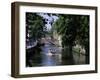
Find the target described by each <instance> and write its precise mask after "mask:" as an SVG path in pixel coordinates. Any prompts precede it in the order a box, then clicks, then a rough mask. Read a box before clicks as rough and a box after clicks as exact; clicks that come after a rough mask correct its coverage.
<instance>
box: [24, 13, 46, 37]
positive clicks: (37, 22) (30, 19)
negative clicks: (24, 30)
mask: <svg viewBox="0 0 100 80" xmlns="http://www.w3.org/2000/svg"><path fill="white" fill-rule="evenodd" d="M26 25H27V26H28V28H29V27H30V28H29V29H30V35H31V37H32V38H34V39H38V38H40V37H42V35H44V31H43V28H44V26H45V25H44V20H43V18H42V17H41V16H40V15H38V13H26Z"/></svg>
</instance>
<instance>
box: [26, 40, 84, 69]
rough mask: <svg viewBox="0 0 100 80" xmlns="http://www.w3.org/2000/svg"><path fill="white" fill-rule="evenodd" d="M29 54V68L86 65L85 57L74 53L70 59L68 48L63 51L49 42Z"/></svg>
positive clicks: (29, 51) (31, 50)
mask: <svg viewBox="0 0 100 80" xmlns="http://www.w3.org/2000/svg"><path fill="white" fill-rule="evenodd" d="M27 54H28V56H26V57H28V59H27V60H26V61H27V62H26V63H27V66H28V67H34V66H59V65H75V64H85V55H82V54H80V55H79V54H77V53H73V56H72V58H70V57H68V55H69V54H70V53H69V52H68V49H67V48H66V49H62V47H60V46H57V45H55V44H52V43H51V42H50V41H48V40H46V41H45V43H44V45H42V46H40V47H39V48H38V47H37V48H35V49H34V48H33V49H30V50H28V53H27Z"/></svg>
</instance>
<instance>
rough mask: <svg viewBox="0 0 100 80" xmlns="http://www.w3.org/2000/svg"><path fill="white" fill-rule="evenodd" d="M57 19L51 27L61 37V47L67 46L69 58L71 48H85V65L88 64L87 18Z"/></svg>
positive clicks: (66, 16) (76, 16) (74, 16)
mask: <svg viewBox="0 0 100 80" xmlns="http://www.w3.org/2000/svg"><path fill="white" fill-rule="evenodd" d="M58 17H59V19H58V20H57V21H56V22H55V23H54V25H53V26H54V29H55V30H56V31H57V33H58V34H59V35H61V36H62V46H63V47H66V46H69V53H70V57H72V55H73V54H72V48H73V46H74V45H76V44H80V45H81V46H83V47H84V48H85V51H86V63H89V61H88V60H89V59H88V58H89V16H82V15H58Z"/></svg>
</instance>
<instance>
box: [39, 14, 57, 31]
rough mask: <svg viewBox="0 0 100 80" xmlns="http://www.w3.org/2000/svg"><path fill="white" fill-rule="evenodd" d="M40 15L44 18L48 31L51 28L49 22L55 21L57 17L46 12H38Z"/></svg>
mask: <svg viewBox="0 0 100 80" xmlns="http://www.w3.org/2000/svg"><path fill="white" fill-rule="evenodd" d="M40 15H41V16H42V17H43V18H44V19H45V20H46V22H47V24H45V26H46V27H47V31H49V30H50V29H51V28H52V25H51V24H50V23H51V22H53V21H54V22H55V21H56V20H57V19H58V17H57V16H56V15H52V14H50V16H49V15H48V14H47V13H40Z"/></svg>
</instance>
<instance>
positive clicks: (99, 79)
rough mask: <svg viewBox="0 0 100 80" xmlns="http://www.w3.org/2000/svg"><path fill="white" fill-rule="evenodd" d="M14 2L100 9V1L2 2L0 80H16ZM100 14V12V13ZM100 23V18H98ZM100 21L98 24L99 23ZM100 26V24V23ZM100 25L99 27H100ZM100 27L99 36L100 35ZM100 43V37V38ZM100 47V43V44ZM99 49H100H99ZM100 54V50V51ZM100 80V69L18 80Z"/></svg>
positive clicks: (0, 14) (10, 0)
mask: <svg viewBox="0 0 100 80" xmlns="http://www.w3.org/2000/svg"><path fill="white" fill-rule="evenodd" d="M13 1H30V2H32V1H33V2H40V3H55V4H74V5H75V4H76V5H88V6H98V7H99V9H100V6H99V5H100V0H1V2H0V80H16V79H15V78H12V77H11V76H10V74H11V73H10V70H11V69H10V68H11V2H13ZM99 14H100V11H99ZM98 18H99V21H100V16H98ZM99 21H98V22H99ZM99 25H100V23H99ZM99 25H98V26H99ZM99 30H100V27H98V34H99V35H100V31H99ZM98 41H100V37H98ZM98 44H99V45H98V47H100V42H98ZM98 49H99V48H98ZM98 53H100V50H99V51H98ZM98 58H99V59H98V67H100V64H99V63H100V62H99V61H100V54H98ZM80 79H81V80H100V68H99V73H97V74H80V75H66V76H53V77H52V76H51V77H39V78H26V79H25V78H21V79H18V80H80Z"/></svg>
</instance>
